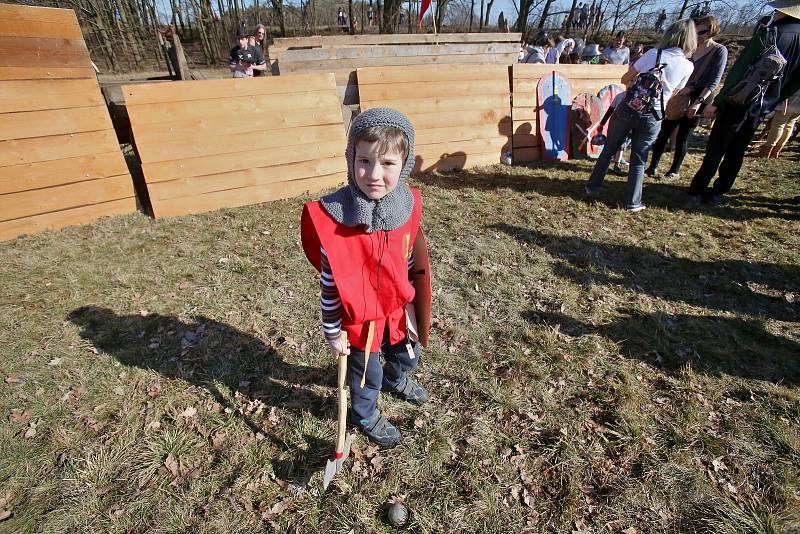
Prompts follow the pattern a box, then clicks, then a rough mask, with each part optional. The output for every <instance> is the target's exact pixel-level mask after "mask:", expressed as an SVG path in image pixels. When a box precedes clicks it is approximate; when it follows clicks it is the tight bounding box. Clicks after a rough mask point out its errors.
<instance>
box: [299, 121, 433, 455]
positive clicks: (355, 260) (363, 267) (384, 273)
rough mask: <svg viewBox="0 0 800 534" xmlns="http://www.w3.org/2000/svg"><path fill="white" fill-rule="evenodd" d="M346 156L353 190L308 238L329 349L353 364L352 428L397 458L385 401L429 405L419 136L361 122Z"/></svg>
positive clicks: (346, 190)
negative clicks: (423, 358)
mask: <svg viewBox="0 0 800 534" xmlns="http://www.w3.org/2000/svg"><path fill="white" fill-rule="evenodd" d="M345 154H346V157H347V169H348V173H347V182H348V183H347V185H346V186H345V187H343V188H341V189H339V190H338V191H336V192H334V193H331V194H330V195H327V196H324V197H322V199H320V200H319V201H316V202H308V203H306V205H305V206H304V208H303V216H302V221H301V237H302V242H303V250H304V252H305V254H306V257H308V259H309V261H310V262H311V263H312V264H313V265H314V267H316V268H317V270H318V271H320V287H321V296H320V302H321V307H322V327H323V332H324V335H325V340H326V341H327V343H328V345H329V346H330V349H331V351H332V352H333V354H334V356H336V355H338V354H339V353H345V354H348V355H349V356H348V361H347V364H348V371H347V382H348V385H349V387H350V401H351V406H350V410H349V412H348V420H349V422H350V423H351V424H353V425H355V426H358V427H359V428H360V429H361V430H362V431H363V432H364V433H365V434H366V435H367V437H368V438H369V439H370V440H372V441H373V442H375V443H377V444H378V445H380V446H382V447H387V448H388V447H394V446H395V445H397V444H398V443H399V442H400V439H401V435H400V431H399V430H398V429H397V428H395V427H394V426H393V425H392V424H391V423H390V422H389V421H387V420H386V418H385V417H383V416H382V415H381V414H380V413H379V412H378V410H377V404H378V395H379V393H380V392H381V391H382V390H383V391H389V392H392V393H394V394H397V395H399V396H400V397H402V398H404V399H406V400H407V401H409V402H411V403H413V404H417V405H421V404H423V403H425V402H426V401H427V400H428V393H427V391H425V388H423V387H422V386H421V385H420V384H419V383H418V382H416V381H415V380H413V379H412V378H411V377H410V376H409V374H410V373H411V372H413V371H414V370H415V369H416V368H417V365H418V363H419V344H418V343H417V342H416V340H415V338H416V335H415V334H416V330H415V325H414V324H413V322H411V321H413V320H412V319H410V315H411V314H409V313H408V312H407V310H406V308H407V307H406V305H407V304H408V303H410V302H411V301H412V299H413V298H414V295H415V288H414V285H412V283H411V282H410V281H409V273H410V271H411V269H412V268H413V261H414V259H413V256H412V250H413V246H414V244H415V243H416V240H417V235H418V233H419V234H420V237H422V236H421V231H420V222H421V219H422V198H421V196H420V194H419V191H418V190H416V189H410V188H409V187H408V186H407V185H406V178H408V176H409V174H411V170H412V169H413V168H414V130H413V128H412V126H411V124H410V123H409V122H408V119H407V118H406V117H405V115H403V114H402V113H400V112H398V111H395V110H392V109H388V108H376V109H370V110H367V111H365V112H364V113H362V114H360V115H358V116H357V117H356V118H355V119H354V120H353V123H352V125H351V126H350V134H349V136H348V141H347V151H346V152H345ZM418 250H419V249H418ZM421 263H422V262H421ZM415 274H416V273H415ZM418 313H419V312H418ZM342 330H344V331H346V332H347V340H348V341H349V343H350V347H349V348H348V347H347V346H345V345H344V344H343V343H342V340H341V338H340V334H341V332H342ZM381 352H382V353H383V356H384V359H385V364H384V365H383V367H381V362H380V353H381Z"/></svg>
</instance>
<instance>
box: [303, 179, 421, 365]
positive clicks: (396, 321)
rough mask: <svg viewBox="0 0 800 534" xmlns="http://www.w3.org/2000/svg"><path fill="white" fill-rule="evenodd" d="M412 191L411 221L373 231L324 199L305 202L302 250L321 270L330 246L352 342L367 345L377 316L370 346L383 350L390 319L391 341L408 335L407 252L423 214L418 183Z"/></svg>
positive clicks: (409, 290)
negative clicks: (338, 215) (344, 217)
mask: <svg viewBox="0 0 800 534" xmlns="http://www.w3.org/2000/svg"><path fill="white" fill-rule="evenodd" d="M411 192H412V194H413V196H414V208H413V210H412V212H411V217H409V219H408V221H407V222H406V223H405V224H404V225H403V226H401V227H399V228H396V229H394V230H389V231H383V230H379V231H376V232H373V233H371V234H368V233H366V232H364V230H363V228H362V227H351V226H345V225H343V224H339V223H338V222H336V221H335V220H334V219H333V218H332V217H331V216H330V215H329V214H328V212H326V211H325V208H324V207H323V206H322V204H320V203H319V201H316V202H307V203H306V205H305V206H304V207H303V216H302V220H301V226H300V235H301V238H302V241H303V250H304V251H305V253H306V257H307V258H308V260H309V261H310V262H311V263H312V264H313V265H314V267H316V269H317V271H319V270H320V269H321V265H320V245H321V246H322V248H324V249H325V254H327V256H328V262H329V263H330V266H331V271H333V279H334V281H335V282H336V288H337V289H338V290H339V296H340V297H341V299H342V328H343V329H344V330H346V331H347V339H348V341H349V342H350V344H351V345H352V346H354V347H356V348H358V349H360V350H363V351H366V348H365V345H366V344H367V331H368V327H369V323H370V321H375V336H374V339H373V341H372V347H370V352H377V351H379V350H380V346H381V341H382V338H383V332H384V328H385V327H386V326H387V325H388V327H389V341H390V343H398V342H399V341H401V340H402V339H403V338H404V337H405V336H406V315H405V305H406V303H408V302H411V301H412V300H413V298H414V286H413V285H411V283H410V282H409V280H408V257H409V255H410V254H411V250H412V247H413V245H414V239H416V237H417V231H418V230H419V226H420V221H421V220H422V197H421V196H420V194H419V191H418V190H416V189H411Z"/></svg>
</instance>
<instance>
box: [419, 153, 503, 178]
mask: <svg viewBox="0 0 800 534" xmlns="http://www.w3.org/2000/svg"><path fill="white" fill-rule="evenodd" d="M496 163H500V155H499V154H497V153H494V152H492V153H489V154H465V153H456V154H448V155H442V156H430V157H421V158H418V159H417V162H416V165H415V167H414V171H413V172H414V173H415V174H419V173H429V172H444V171H451V170H454V169H467V168H470V167H477V166H481V165H493V164H496Z"/></svg>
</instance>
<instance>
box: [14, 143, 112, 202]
mask: <svg viewBox="0 0 800 534" xmlns="http://www.w3.org/2000/svg"><path fill="white" fill-rule="evenodd" d="M104 148H105V147H104ZM54 171H56V172H54ZM127 172H128V166H127V165H126V164H125V159H124V158H123V157H122V152H120V151H119V150H116V151H113V152H104V153H102V154H92V155H89V156H80V157H77V158H67V159H61V160H56V161H42V162H38V163H23V164H21V165H11V166H8V167H0V195H2V194H5V193H13V192H16V191H29V190H32V189H42V188H45V187H53V186H56V185H61V184H67V183H72V182H82V181H85V180H96V179H98V178H106V177H109V176H118V175H121V174H126V173H127Z"/></svg>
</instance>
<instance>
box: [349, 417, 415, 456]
mask: <svg viewBox="0 0 800 534" xmlns="http://www.w3.org/2000/svg"><path fill="white" fill-rule="evenodd" d="M347 420H348V422H349V423H350V424H351V425H352V426H356V427H358V428H359V429H360V430H361V431H362V432H363V433H364V434H365V435H366V436H367V438H369V440H370V441H371V442H372V443H375V444H376V445H379V446H380V447H381V448H384V449H391V448H392V447H395V446H396V445H397V444H398V443H400V440H402V439H403V436H402V434H400V431H399V430H397V427H396V426H394V425H393V424H392V423H390V422H389V420H388V419H386V418H385V417H384V416H382V415H381V414H379V413H378V412H377V411H376V412H375V413H373V414H372V417H370V418H369V419H361V420H359V421H354V420H353V418H352V412H351V413H349V414H348V415H347Z"/></svg>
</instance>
